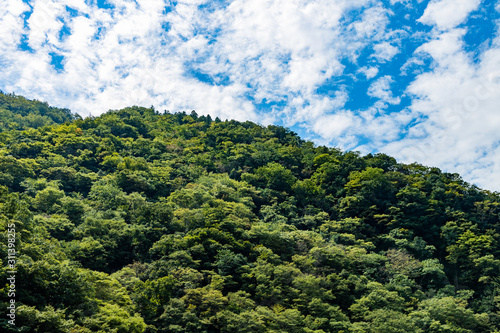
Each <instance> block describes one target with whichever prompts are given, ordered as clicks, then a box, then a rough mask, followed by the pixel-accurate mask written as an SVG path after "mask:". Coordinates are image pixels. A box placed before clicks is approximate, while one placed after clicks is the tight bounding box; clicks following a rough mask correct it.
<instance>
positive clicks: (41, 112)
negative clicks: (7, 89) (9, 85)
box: [0, 91, 81, 132]
mask: <svg viewBox="0 0 500 333" xmlns="http://www.w3.org/2000/svg"><path fill="white" fill-rule="evenodd" d="M80 118H81V117H80V116H78V115H76V114H72V113H71V111H70V110H68V109H59V108H55V107H51V106H49V105H48V104H47V103H42V102H39V101H36V100H28V99H26V98H24V97H22V96H16V95H14V94H4V93H3V92H1V91H0V132H3V131H8V130H26V129H29V128H39V127H43V126H47V125H53V124H62V123H64V122H66V121H72V120H75V119H80Z"/></svg>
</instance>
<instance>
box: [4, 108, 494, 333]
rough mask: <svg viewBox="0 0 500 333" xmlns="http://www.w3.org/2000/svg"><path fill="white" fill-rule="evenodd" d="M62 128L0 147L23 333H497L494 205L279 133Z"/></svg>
mask: <svg viewBox="0 0 500 333" xmlns="http://www.w3.org/2000/svg"><path fill="white" fill-rule="evenodd" d="M18 101H19V103H20V104H22V103H24V102H26V103H28V104H29V103H32V102H30V101H27V100H24V99H19V100H18ZM28 107H29V106H27V108H28ZM0 108H2V110H3V108H7V109H6V110H8V107H6V106H5V104H4V105H3V106H1V107H0ZM21 109H23V108H21ZM2 112H3V111H2ZM9 112H12V114H18V113H17V109H16V110H10V111H9ZM63 114H65V115H66V116H67V117H66V118H63V119H60V120H57V121H55V120H54V121H55V122H59V123H62V122H64V121H66V122H65V123H64V124H60V125H51V126H41V127H38V128H31V129H25V130H24V131H16V130H10V131H4V132H2V133H0V184H1V187H0V219H1V220H2V224H1V225H2V227H1V228H2V232H1V236H0V237H2V241H1V250H0V259H1V260H2V263H3V264H2V270H1V271H0V280H2V281H6V279H7V271H8V268H7V267H6V266H5V262H6V259H5V258H7V239H6V237H7V236H6V230H7V224H8V223H15V224H16V249H17V251H18V263H17V282H18V284H17V288H16V289H17V292H16V301H17V305H18V309H17V317H16V323H17V331H18V332H235V331H238V332H317V333H320V332H461V333H462V332H495V331H497V330H498V329H499V328H500V316H499V306H500V297H499V292H500V285H499V283H500V280H499V269H500V261H499V260H498V255H499V246H498V241H499V234H498V232H499V228H500V224H499V209H498V206H499V196H498V193H491V192H488V191H484V190H481V189H478V188H476V187H475V186H472V185H470V184H467V183H466V182H464V181H463V180H462V179H461V178H460V176H459V175H457V174H449V173H443V172H441V171H440V170H439V169H437V168H430V167H425V166H422V165H418V164H411V165H405V164H401V163H398V162H397V161H396V160H395V159H394V158H391V157H389V156H386V155H383V154H377V155H368V156H361V155H359V154H358V153H355V152H342V151H340V150H339V149H335V148H326V147H317V146H315V145H314V144H313V143H311V142H307V141H304V140H302V139H300V138H299V137H298V136H297V135H296V134H295V133H293V132H291V131H290V130H288V129H286V128H283V127H278V126H268V127H262V126H259V125H256V124H254V123H251V122H244V123H242V122H236V121H220V120H219V119H215V120H212V119H211V118H210V117H206V116H198V115H197V114H196V112H191V113H190V114H186V113H176V114H169V113H166V114H163V113H162V114H159V113H158V112H157V111H155V110H154V109H146V108H139V107H131V108H126V109H123V110H120V111H110V112H108V113H106V114H104V115H102V116H100V117H93V118H86V119H76V118H75V117H74V116H71V113H70V112H69V111H68V112H66V111H64V112H63ZM27 116H28V117H29V115H27ZM27 116H26V115H23V117H27ZM45 116H46V115H43V117H45ZM3 119H4V118H3V116H2V120H3ZM23 126H24V125H23ZM26 126H27V127H29V126H28V125H26ZM35 127H37V126H35ZM23 128H25V127H23ZM4 129H12V127H6V128H4ZM14 129H15V126H14ZM4 284H6V282H5V283H4ZM1 293H2V300H3V302H2V304H1V311H2V312H3V313H6V310H5V308H6V305H7V303H5V302H6V301H7V300H8V298H7V289H6V288H4V289H2V290H1ZM7 319H8V318H7V317H5V316H2V319H0V327H1V328H2V329H3V330H5V331H6V330H10V331H16V330H15V329H14V328H13V327H12V326H10V325H9V324H8V323H7Z"/></svg>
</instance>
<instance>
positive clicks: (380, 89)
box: [368, 75, 401, 104]
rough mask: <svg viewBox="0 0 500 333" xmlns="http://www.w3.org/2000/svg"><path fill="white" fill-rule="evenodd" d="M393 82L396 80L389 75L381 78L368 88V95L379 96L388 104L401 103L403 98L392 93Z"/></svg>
mask: <svg viewBox="0 0 500 333" xmlns="http://www.w3.org/2000/svg"><path fill="white" fill-rule="evenodd" d="M393 82H394V80H393V79H392V78H391V77H390V76H389V75H385V76H383V77H381V78H379V79H378V80H376V81H375V82H373V83H372V84H371V85H370V87H369V88H368V96H371V97H375V98H378V99H380V100H381V101H382V102H385V103H388V104H399V103H400V102H401V99H400V98H399V97H394V96H393V95H392V91H391V83H393Z"/></svg>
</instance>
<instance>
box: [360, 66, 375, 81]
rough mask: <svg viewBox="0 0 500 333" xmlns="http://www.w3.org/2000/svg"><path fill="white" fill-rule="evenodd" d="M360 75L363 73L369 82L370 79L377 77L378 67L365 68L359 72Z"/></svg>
mask: <svg viewBox="0 0 500 333" xmlns="http://www.w3.org/2000/svg"><path fill="white" fill-rule="evenodd" d="M358 73H363V74H364V75H365V76H366V78H367V79H368V80H369V79H372V78H374V77H375V76H377V74H378V68H377V67H367V66H363V67H361V68H360V69H359V70H358Z"/></svg>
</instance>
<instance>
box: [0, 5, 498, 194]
mask: <svg viewBox="0 0 500 333" xmlns="http://www.w3.org/2000/svg"><path fill="white" fill-rule="evenodd" d="M0 2H1V5H0V8H2V11H1V12H0V71H1V77H0V89H1V90H2V91H4V92H6V93H11V92H13V93H16V94H20V95H23V96H25V97H27V98H36V99H39V100H43V101H47V102H49V104H51V105H55V106H59V107H67V108H70V109H71V110H73V111H75V112H78V113H80V114H81V115H83V116H86V115H89V114H92V115H98V114H101V113H103V112H106V111H107V110H109V109H119V108H122V107H125V106H130V105H141V106H151V105H153V106H155V108H156V109H158V110H169V111H172V112H174V111H182V110H186V111H190V110H196V111H197V112H198V114H210V115H212V116H218V117H220V118H222V119H237V120H251V121H255V122H258V123H261V124H264V125H267V124H278V125H283V126H287V127H289V128H291V129H292V130H294V131H295V132H297V133H299V134H300V135H301V136H302V137H303V138H305V139H309V140H313V141H314V142H316V143H317V144H318V145H327V146H336V147H340V148H342V149H344V150H358V151H360V152H362V153H369V152H371V153H377V152H383V153H387V154H389V155H391V156H394V157H396V158H397V159H398V160H399V161H401V162H407V163H411V162H415V161H417V162H419V163H422V164H425V165H428V166H437V167H440V168H441V169H443V170H445V171H448V172H457V173H460V174H461V175H462V176H463V178H464V179H465V180H467V181H469V182H472V183H474V184H477V185H478V186H480V187H483V188H486V189H490V190H494V191H500V177H499V175H500V108H499V106H500V35H499V28H500V26H499V22H500V21H499V19H500V13H499V11H500V2H499V1H485V0H483V1H481V0H432V1H427V0H414V1H409V0H309V1H307V0H252V1H245V0H234V1H229V0H227V1H204V0H185V1H160V0H147V1H125V0H109V1H108V0H106V1H104V0H98V1H78V0H71V1H69V0H67V1H61V0H59V1H54V0H37V1H21V0H8V1H4V0H0Z"/></svg>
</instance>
